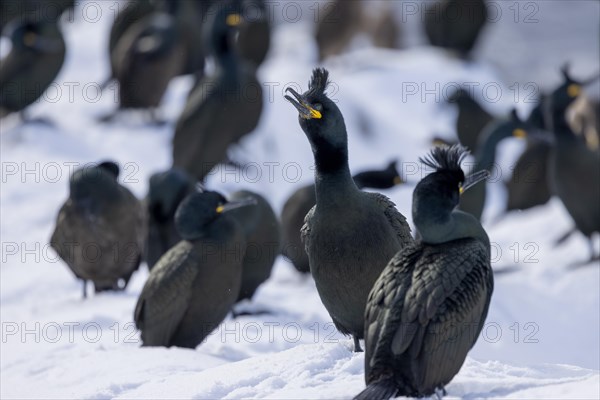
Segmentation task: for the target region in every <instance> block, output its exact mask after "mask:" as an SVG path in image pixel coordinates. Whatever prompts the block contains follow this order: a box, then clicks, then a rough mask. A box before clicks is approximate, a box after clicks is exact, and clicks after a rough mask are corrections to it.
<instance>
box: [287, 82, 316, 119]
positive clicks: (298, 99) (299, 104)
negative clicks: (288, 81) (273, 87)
mask: <svg viewBox="0 0 600 400" xmlns="http://www.w3.org/2000/svg"><path fill="white" fill-rule="evenodd" d="M285 91H286V92H290V93H291V94H292V95H293V96H294V97H292V96H290V95H287V94H286V95H285V96H284V97H285V99H286V100H287V101H289V102H290V103H292V105H293V106H294V107H296V109H297V110H298V112H299V113H300V117H301V118H304V119H321V117H322V115H321V113H320V112H319V111H317V110H315V109H314V108H312V107H311V106H310V105H309V104H308V103H307V102H306V100H304V98H303V97H302V95H301V94H299V93H298V92H296V91H295V90H294V89H292V88H290V87H289V88H287V89H285Z"/></svg>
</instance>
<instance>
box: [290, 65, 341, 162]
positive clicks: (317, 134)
mask: <svg viewBox="0 0 600 400" xmlns="http://www.w3.org/2000/svg"><path fill="white" fill-rule="evenodd" d="M328 84H329V72H328V71H327V70H326V69H324V68H316V69H315V70H313V74H312V77H311V79H310V82H309V83H308V90H307V91H306V92H304V93H303V94H300V93H298V92H296V91H295V90H294V89H292V88H290V87H288V88H287V89H286V92H289V93H290V94H291V95H289V94H288V95H286V96H285V99H286V100H288V101H289V102H290V103H292V105H293V106H294V107H296V109H297V110H298V113H299V115H298V121H299V122H300V127H301V128H302V130H303V131H304V133H305V134H306V136H307V137H308V140H309V141H310V143H311V145H312V147H313V149H316V148H320V149H323V150H330V151H335V150H338V151H339V150H341V151H344V152H345V151H347V146H348V143H347V136H346V126H345V123H344V117H343V116H342V113H341V111H340V109H339V108H338V106H337V105H336V104H335V103H334V102H333V101H332V100H331V99H330V98H329V97H327V94H326V93H325V89H326V88H327V86H328Z"/></svg>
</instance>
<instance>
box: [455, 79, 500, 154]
mask: <svg viewBox="0 0 600 400" xmlns="http://www.w3.org/2000/svg"><path fill="white" fill-rule="evenodd" d="M448 103H452V104H456V106H457V108H458V117H457V119H456V135H457V136H458V140H459V142H460V144H461V145H463V146H464V147H466V148H467V149H469V150H470V151H475V150H476V149H477V144H478V142H479V135H480V134H481V132H482V131H483V128H485V127H486V125H487V124H489V123H490V122H492V120H493V119H494V117H493V116H491V115H490V114H489V113H488V112H487V111H485V110H484V109H483V107H481V105H479V103H478V102H477V101H476V100H475V99H474V98H473V96H472V95H471V94H470V93H469V91H467V90H466V89H459V90H457V91H456V92H454V93H453V94H452V96H450V98H448Z"/></svg>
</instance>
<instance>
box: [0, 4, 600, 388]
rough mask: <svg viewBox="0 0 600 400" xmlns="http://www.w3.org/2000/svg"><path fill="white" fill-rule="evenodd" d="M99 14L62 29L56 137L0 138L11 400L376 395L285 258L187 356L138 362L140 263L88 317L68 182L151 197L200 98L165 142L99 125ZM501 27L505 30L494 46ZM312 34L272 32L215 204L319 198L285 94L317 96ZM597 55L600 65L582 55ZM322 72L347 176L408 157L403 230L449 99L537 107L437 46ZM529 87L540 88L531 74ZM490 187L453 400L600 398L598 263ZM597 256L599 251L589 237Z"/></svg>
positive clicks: (163, 132) (589, 16)
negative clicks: (477, 316)
mask: <svg viewBox="0 0 600 400" xmlns="http://www.w3.org/2000/svg"><path fill="white" fill-rule="evenodd" d="M92 3H93V4H96V5H98V4H99V5H101V6H102V11H103V17H102V18H100V19H99V20H98V21H97V22H95V23H92V22H90V21H88V20H86V19H85V18H83V17H81V16H80V15H79V14H76V18H75V22H74V23H72V24H66V25H64V31H65V34H66V39H67V42H68V57H67V62H66V64H65V66H64V68H63V70H62V72H61V74H60V76H59V77H58V78H57V81H56V86H55V87H54V88H53V89H54V90H55V91H54V92H48V93H47V94H46V95H45V96H44V98H43V99H42V100H41V101H39V102H38V104H36V105H35V106H33V107H32V109H31V114H32V115H33V116H51V117H52V119H53V120H54V122H55V127H42V126H40V125H28V126H18V125H17V123H16V121H15V120H14V118H12V119H11V118H9V119H7V120H6V121H4V120H3V121H2V126H1V130H2V137H1V139H0V140H1V141H0V144H1V152H0V155H1V158H2V163H1V165H2V174H1V177H2V190H1V193H0V216H1V222H2V223H1V228H0V235H1V237H2V266H1V268H0V304H1V305H0V314H1V315H0V319H1V322H2V341H1V343H0V345H1V352H0V368H1V371H2V373H1V376H0V397H1V398H7V399H8V398H201V399H204V398H229V399H232V398H280V399H281V398H351V397H352V396H353V395H355V394H357V393H358V392H359V391H360V390H362V388H363V387H364V378H363V372H364V368H363V363H364V358H363V357H364V355H363V354H354V353H353V352H352V351H351V349H352V345H351V340H350V339H348V338H345V337H343V336H342V335H340V334H339V333H337V332H336V331H335V329H334V328H333V325H332V324H331V321H330V319H329V316H328V314H327V312H326V310H325V309H324V307H323V306H322V304H321V302H320V300H319V297H318V295H317V293H316V289H315V286H314V282H313V281H312V279H310V278H306V277H301V276H299V275H298V274H297V273H296V272H295V270H294V269H293V267H291V265H290V264H289V263H288V262H287V261H286V260H285V259H283V258H279V259H278V260H277V262H276V265H275V268H274V270H273V274H272V277H271V279H270V280H269V281H268V282H267V283H266V284H265V285H263V286H262V287H261V288H260V289H259V290H258V292H257V294H256V296H255V298H254V300H253V302H252V303H245V304H243V305H242V306H243V307H244V308H245V309H250V310H266V311H268V312H269V314H263V315H260V316H254V317H248V316H245V317H240V318H238V319H237V320H232V319H230V318H228V319H227V320H226V321H224V323H223V324H222V325H221V327H220V328H219V329H217V331H215V332H214V333H213V334H212V335H210V336H209V337H208V338H207V340H206V341H205V343H202V344H201V345H199V346H198V347H197V348H196V349H195V350H187V349H178V348H171V349H163V348H140V347H139V345H140V343H139V334H138V333H137V332H136V331H135V329H134V325H133V323H132V314H133V308H134V306H135V302H136V300H137V295H138V294H139V292H140V291H141V288H142V286H143V284H144V281H145V279H146V277H147V270H146V267H145V265H142V267H141V268H140V270H139V271H138V272H137V273H136V274H135V275H134V277H133V279H132V281H131V283H130V286H129V287H128V289H127V291H125V292H124V293H102V294H99V295H92V296H91V297H90V298H88V299H87V300H85V301H84V300H81V288H80V285H79V283H78V282H76V281H75V279H74V278H73V276H72V274H71V273H70V272H69V270H68V269H67V268H66V267H65V266H64V265H63V263H62V262H61V261H60V260H58V259H57V258H56V255H55V254H54V253H53V251H52V250H51V249H49V247H48V245H47V243H48V240H49V238H50V235H51V233H52V230H53V228H54V221H55V217H56V213H57V211H58V208H59V207H60V205H61V204H62V202H63V201H64V199H65V198H66V197H67V194H68V188H67V186H68V175H69V172H70V171H71V170H72V168H74V167H78V166H82V165H85V164H86V163H93V162H97V161H100V160H103V159H107V158H110V159H114V160H116V161H117V162H118V163H119V164H120V165H121V168H122V171H123V172H122V175H121V178H120V181H121V183H123V184H124V185H126V186H127V187H129V188H130V189H131V190H132V191H133V192H134V193H135V194H136V195H137V196H138V197H140V198H142V197H143V196H144V195H145V193H146V190H147V179H148V177H149V176H150V175H151V174H152V173H153V172H156V171H158V170H161V169H165V168H167V167H168V166H169V164H170V161H171V160H170V157H171V155H170V139H171V135H172V129H173V121H174V119H175V118H176V117H177V115H178V112H179V110H180V109H181V107H182V106H183V103H184V101H185V96H186V93H187V90H188V89H189V87H190V85H191V79H190V78H189V77H182V78H178V79H176V80H175V81H174V82H173V84H172V85H171V86H170V88H169V91H168V93H167V95H166V97H165V100H164V106H165V107H164V115H165V117H166V118H167V119H168V120H169V121H170V123H169V124H167V125H166V126H164V127H148V126H145V125H144V124H142V123H140V122H139V121H135V120H133V119H132V118H127V117H124V118H122V119H121V120H119V121H117V122H114V123H112V124H107V125H102V124H99V123H97V122H96V118H97V117H98V116H101V115H104V114H106V113H108V112H110V111H111V110H112V109H113V108H114V107H115V102H114V98H113V96H114V89H110V88H109V90H108V91H106V92H104V93H103V94H102V95H101V96H100V98H99V99H97V97H98V95H97V94H96V92H94V90H95V87H96V86H97V84H98V83H99V82H102V80H103V79H104V78H105V76H106V74H107V73H108V61H107V58H106V54H105V53H106V51H105V48H106V38H107V32H108V29H109V27H110V22H111V20H112V12H113V9H114V7H113V8H111V7H112V6H114V5H113V4H112V2H102V3H99V2H88V3H83V5H82V8H81V9H83V10H88V11H89V12H90V15H92V14H91V12H92V10H91V9H90V8H89V7H87V8H86V4H92ZM545 3H553V4H554V6H553V7H551V8H542V11H544V10H546V12H549V11H552V10H554V12H555V14H552V15H553V17H552V18H550V21H555V20H556V19H557V18H558V17H557V15H556V13H557V12H559V11H560V10H558V11H556V8H557V7H558V8H559V9H560V7H559V6H557V5H556V3H558V2H543V3H540V4H542V5H543V4H545ZM580 3H582V4H583V5H585V7H587V8H586V9H584V10H582V11H580V12H579V13H577V12H576V11H574V10H576V9H577V7H572V8H570V7H568V6H566V7H563V8H568V10H569V13H568V16H569V18H574V16H577V17H578V18H579V19H580V20H581V21H580V22H579V24H578V29H577V30H576V31H574V32H573V33H572V36H571V38H573V37H577V38H579V37H582V36H584V35H589V37H588V36H585V37H586V38H587V39H586V40H587V41H584V40H582V42H585V43H580V42H578V43H579V44H578V45H577V46H576V48H575V49H573V50H572V52H571V53H569V54H575V55H576V56H577V57H578V58H574V59H572V61H573V65H574V67H577V68H576V70H577V71H580V70H582V72H581V73H582V74H588V75H590V74H592V73H593V72H595V71H597V70H598V69H599V68H598V67H599V65H598V57H597V49H598V44H597V43H598V35H595V36H592V35H590V32H592V33H593V32H595V30H596V29H597V25H596V23H597V18H596V16H597V14H598V11H599V10H600V5H598V4H596V7H595V8H594V7H592V6H590V4H591V3H592V2H580ZM544 15H545V14H544ZM88 19H89V18H88ZM508 25H509V26H508V28H507V27H505V28H504V31H503V32H505V35H506V31H507V29H508V30H510V26H512V25H511V24H508ZM501 26H502V24H500V23H498V24H497V25H494V27H493V28H494V29H495V30H497V31H499V32H502V28H501ZM544 26H546V25H544ZM586 26H593V28H591V29H588V30H586V29H585V27H586ZM310 29H311V25H310V23H308V22H307V21H303V22H300V23H296V24H288V25H283V24H281V25H278V26H277V28H276V31H275V37H274V40H273V48H272V51H271V54H270V58H269V60H268V61H267V62H266V63H265V64H264V65H263V67H262V68H261V70H260V71H259V72H260V79H261V80H262V81H263V82H265V86H264V89H265V93H264V95H265V99H266V100H267V101H266V103H265V104H266V108H265V110H264V114H263V117H262V119H261V122H260V125H259V127H258V128H257V130H256V132H254V133H253V134H252V135H251V136H249V137H247V138H245V139H244V140H242V142H241V143H240V144H239V145H237V146H236V147H235V149H234V150H233V151H232V156H233V157H234V158H235V159H236V160H239V161H242V162H246V163H249V164H248V167H247V168H246V169H244V170H242V171H241V172H240V171H238V172H235V171H230V170H226V169H220V170H217V171H216V172H215V173H213V174H212V175H211V176H210V177H209V180H208V182H207V185H208V186H209V187H212V188H215V189H217V190H221V191H223V192H225V193H229V192H232V191H234V190H238V189H242V188H247V189H250V190H254V191H258V192H261V193H264V194H265V196H266V197H267V198H269V199H270V200H271V202H272V204H273V206H274V207H275V209H276V210H277V211H280V210H281V208H282V206H283V203H284V201H285V200H286V199H287V196H289V194H290V193H292V192H293V191H294V190H295V189H296V188H297V187H298V186H299V185H301V184H306V183H310V182H311V181H312V174H313V170H312V162H313V160H312V154H311V152H310V146H309V145H308V142H307V140H306V138H305V137H304V135H303V133H302V131H301V130H300V128H299V126H298V124H297V113H296V111H295V110H294V108H293V107H291V106H290V105H289V104H288V103H287V102H286V101H285V100H284V99H283V97H282V92H283V90H284V88H285V87H286V86H287V85H291V84H293V85H297V86H298V87H297V89H300V88H302V89H305V88H306V82H307V80H308V78H309V76H310V72H311V69H312V68H313V67H314V66H315V64H314V62H313V57H314V54H315V51H316V50H315V48H314V47H312V46H313V45H312V42H311V40H312V39H311V37H310ZM545 29H547V28H545ZM499 34H500V33H499ZM509 37H510V35H509ZM532 40H533V39H532ZM535 40H537V42H536V43H538V42H540V43H541V41H540V39H539V38H538V37H536V38H535ZM564 42H568V40H567V39H565V40H564ZM561 43H562V42H561ZM586 44H587V45H588V47H589V48H591V49H592V51H589V52H587V53H586V52H584V51H579V50H578V49H582V48H585V45H586ZM2 45H3V46H4V42H3V44H2ZM558 45H563V46H566V44H560V43H559V44H558ZM558 45H557V46H558ZM547 46H550V48H552V46H553V44H552V43H549V44H548V45H547ZM547 48H548V47H547ZM594 49H595V50H594ZM501 51H504V52H508V51H510V49H506V48H502V49H501ZM2 52H3V53H4V49H3V51H2ZM496 56H497V55H496ZM497 57H498V58H499V56H497ZM573 57H575V56H573ZM483 59H484V60H485V57H483ZM548 60H551V62H550V61H549V63H548V65H544V64H543V63H541V62H540V63H536V64H535V65H534V66H533V67H532V69H537V71H538V74H539V76H545V77H548V76H552V77H554V78H555V77H556V76H557V73H554V72H553V71H557V66H558V64H555V63H554V61H553V60H554V58H553V57H549V58H548ZM509 64H511V65H513V64H514V62H511V63H509ZM500 65H502V64H501V63H500ZM325 66H326V67H327V68H329V69H330V72H331V76H332V80H333V82H334V85H333V87H332V88H331V93H332V97H333V98H334V99H336V100H337V101H338V104H339V106H340V108H341V110H342V112H343V113H344V115H345V119H346V125H347V127H348V131H349V140H350V143H349V152H350V163H351V168H352V170H353V171H359V170H361V169H364V168H367V167H379V166H383V165H385V164H386V163H387V162H388V160H390V159H393V158H399V159H400V160H401V162H402V163H401V165H400V166H401V171H402V173H403V175H404V177H405V178H406V179H407V180H409V181H410V182H411V183H409V184H407V185H403V186H399V187H397V188H394V189H392V190H389V191H386V192H385V193H386V194H387V195H388V196H390V197H391V198H392V199H393V200H394V201H395V202H396V204H397V205H398V209H399V210H400V211H401V212H402V213H403V214H404V215H406V216H407V217H408V219H409V221H410V219H411V218H410V205H411V198H412V190H413V188H414V183H415V182H417V181H418V180H419V179H420V177H421V176H422V175H423V174H424V173H426V172H427V171H421V169H420V166H419V163H418V157H419V156H422V155H424V154H425V153H426V151H427V148H428V145H429V140H430V137H431V136H433V135H434V134H439V135H444V136H445V137H449V138H451V137H453V135H454V132H453V118H454V117H455V111H454V110H452V109H450V108H449V107H445V106H444V105H443V98H444V96H445V95H446V93H444V90H445V88H450V86H452V85H453V84H454V83H455V82H477V83H479V86H475V94H476V96H478V98H479V99H480V100H482V101H484V104H483V105H484V106H485V107H486V109H488V110H489V111H490V112H492V113H494V114H496V115H502V114H503V113H506V112H507V111H508V110H509V109H510V107H512V106H516V107H517V108H518V109H519V111H520V112H521V113H522V114H523V115H525V114H526V113H527V112H528V110H529V109H530V108H531V104H530V103H526V102H525V101H524V97H525V95H526V94H525V93H521V94H520V96H519V100H520V101H519V102H517V103H516V104H515V103H514V93H513V92H512V91H511V89H510V87H509V85H510V84H509V83H507V81H504V80H503V79H501V78H500V76H503V75H505V74H506V71H502V70H499V69H498V68H497V67H495V66H493V65H492V63H490V62H478V63H473V64H470V65H466V64H463V63H462V62H460V61H458V60H452V59H448V58H447V57H446V56H445V55H444V54H443V53H441V52H439V51H437V50H435V49H429V48H427V47H413V48H410V49H407V50H404V51H402V52H392V51H387V50H376V49H369V48H358V49H355V50H353V51H352V52H351V53H349V54H346V55H344V56H340V57H338V58H335V59H332V60H328V61H327V62H326V63H325ZM542 67H543V68H542ZM585 68H587V69H585ZM522 69H523V70H527V71H526V75H531V74H535V72H534V71H529V70H528V69H529V68H528V66H522ZM524 73H525V72H524ZM510 74H513V75H515V74H518V73H516V72H514V71H511V72H510ZM588 75H584V76H588ZM485 85H488V87H490V88H500V90H501V92H500V93H501V95H500V96H499V97H498V99H497V101H495V100H496V98H495V97H494V96H493V95H491V92H488V93H487V95H486V93H485V92H484V91H483V90H482V89H483V87H485ZM69 87H73V88H74V89H73V92H72V96H71V95H70V94H71V93H70V92H69ZM84 88H86V89H85V90H84ZM269 88H271V89H272V92H270V91H269ZM415 90H416V92H415ZM426 90H429V91H430V92H427V91H426ZM448 90H450V89H448ZM413 92H414V93H413ZM57 93H58V94H57ZM428 93H429V94H428ZM448 94H449V93H448ZM423 96H424V97H423ZM436 96H438V98H436ZM486 96H487V97H486ZM521 148H522V143H518V142H515V141H513V142H510V143H509V142H507V143H505V144H503V145H502V146H501V148H500V150H499V152H500V157H499V158H498V163H499V171H500V172H501V174H502V175H501V178H502V179H506V178H507V177H508V176H509V175H510V165H511V163H513V162H514V160H515V159H516V157H517V156H518V154H519V151H520V149H521ZM258 175H260V176H258ZM488 187H489V194H490V196H488V197H489V205H488V207H487V209H486V214H485V216H484V217H485V218H484V221H485V224H484V225H485V227H486V229H487V231H488V234H489V236H490V238H491V241H492V242H493V257H492V258H493V267H494V268H495V269H496V270H498V274H497V276H496V282H495V291H494V295H493V298H492V304H491V307H490V312H489V315H488V319H487V323H486V327H485V329H484V331H483V333H482V336H481V337H480V339H479V340H478V342H477V344H476V346H475V347H474V349H473V350H472V351H471V353H470V354H469V357H468V358H467V361H466V363H465V365H464V366H463V368H462V369H461V371H460V373H459V374H458V375H457V376H456V377H455V379H454V380H453V381H452V382H451V383H450V384H449V385H448V386H447V390H448V398H590V399H593V398H600V373H599V369H600V340H599V337H600V293H599V292H600V289H599V287H600V286H599V284H600V269H599V268H597V267H598V266H597V265H587V266H584V267H579V268H574V267H571V265H572V264H573V263H575V262H577V261H583V260H585V259H586V258H587V257H588V252H589V250H588V245H587V241H586V240H585V239H584V238H583V237H582V236H581V235H580V234H576V235H574V236H573V237H571V238H570V239H569V240H568V241H567V242H566V243H565V244H564V245H563V246H561V247H556V246H555V244H554V242H555V240H556V239H557V238H558V237H560V236H561V235H562V234H563V233H564V232H565V231H567V230H568V229H569V228H570V226H571V221H570V218H569V217H568V215H567V213H566V211H565V210H564V207H563V206H562V204H561V203H560V201H559V200H557V199H552V200H551V201H550V202H549V203H548V204H547V205H545V206H541V207H537V208H535V209H532V210H530V211H525V212H521V213H513V214H510V215H508V216H506V217H504V218H503V219H502V220H500V221H499V222H496V223H492V220H493V219H494V217H495V216H496V215H497V214H498V213H499V212H500V210H501V207H502V202H503V196H504V194H503V191H502V190H503V189H502V185H501V182H500V181H499V180H498V181H497V182H495V183H493V184H491V185H489V186H488ZM411 223H412V222H411ZM594 246H595V248H596V250H598V247H599V240H598V238H597V237H596V238H595V240H594Z"/></svg>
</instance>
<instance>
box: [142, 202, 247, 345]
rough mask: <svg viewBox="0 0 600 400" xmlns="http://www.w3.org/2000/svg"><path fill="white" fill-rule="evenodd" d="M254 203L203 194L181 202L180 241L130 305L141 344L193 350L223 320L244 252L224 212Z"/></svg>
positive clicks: (233, 297) (240, 236)
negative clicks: (134, 303) (132, 305)
mask: <svg viewBox="0 0 600 400" xmlns="http://www.w3.org/2000/svg"><path fill="white" fill-rule="evenodd" d="M253 202H254V200H253V199H248V200H244V201H239V202H227V200H226V199H225V198H224V197H223V196H221V195H220V194H218V193H215V192H202V193H194V194H191V195H189V196H188V197H186V199H185V200H184V201H183V202H182V203H181V205H180V206H179V208H178V209H177V213H176V214H175V224H176V227H177V230H178V232H179V235H181V237H182V238H183V240H182V241H181V242H179V243H178V244H177V245H175V246H174V247H172V248H171V249H170V250H169V251H168V252H167V253H166V254H165V255H163V256H162V257H161V259H160V260H159V261H158V263H157V264H156V265H155V267H154V268H153V269H152V271H151V272H150V276H149V277H148V280H147V281H146V284H145V285H144V288H143V289H142V293H141V294H140V297H139V298H138V302H137V305H136V307H135V312H134V320H135V324H136V326H137V328H138V329H139V330H140V331H141V337H142V341H143V345H144V346H166V347H170V346H178V347H188V348H194V347H196V346H197V345H198V344H199V343H200V342H202V340H204V338H206V336H208V334H210V332H212V331H213V330H214V329H215V328H216V327H217V326H218V325H219V324H220V323H221V322H222V321H223V319H224V318H225V317H226V316H227V313H229V311H230V310H231V307H232V306H233V304H234V303H235V301H236V299H237V297H238V294H239V290H240V285H241V280H242V254H244V251H245V248H246V240H245V238H244V233H243V231H242V228H241V227H240V225H239V224H238V223H237V222H236V220H235V219H234V218H231V217H230V216H229V215H228V214H229V211H230V210H233V209H235V208H236V207H241V206H246V205H249V204H252V203H253Z"/></svg>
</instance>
